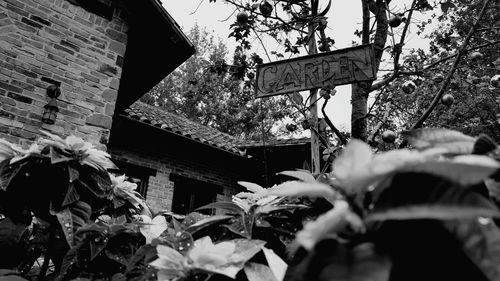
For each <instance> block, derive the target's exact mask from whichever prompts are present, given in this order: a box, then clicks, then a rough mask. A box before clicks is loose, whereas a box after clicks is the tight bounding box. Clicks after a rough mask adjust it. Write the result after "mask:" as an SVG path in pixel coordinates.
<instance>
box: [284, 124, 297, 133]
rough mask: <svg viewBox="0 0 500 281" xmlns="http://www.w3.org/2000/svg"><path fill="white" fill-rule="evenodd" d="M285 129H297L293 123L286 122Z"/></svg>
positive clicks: (292, 130)
mask: <svg viewBox="0 0 500 281" xmlns="http://www.w3.org/2000/svg"><path fill="white" fill-rule="evenodd" d="M285 127H286V129H287V130H288V131H289V132H295V131H296V130H297V125H295V124H293V123H288V124H286V126H285Z"/></svg>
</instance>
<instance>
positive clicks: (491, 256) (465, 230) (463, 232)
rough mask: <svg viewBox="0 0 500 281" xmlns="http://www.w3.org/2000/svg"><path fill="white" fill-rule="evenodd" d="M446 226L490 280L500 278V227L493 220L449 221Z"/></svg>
mask: <svg viewBox="0 0 500 281" xmlns="http://www.w3.org/2000/svg"><path fill="white" fill-rule="evenodd" d="M445 227H446V228H447V229H448V230H450V232H451V233H452V234H453V235H455V237H456V238H457V239H458V240H459V241H460V242H461V245H462V247H463V250H464V251H465V253H466V254H467V255H468V256H469V258H470V259H471V260H472V261H473V262H474V263H475V264H476V265H477V266H478V267H479V269H480V270H481V271H482V272H483V274H484V275H485V276H487V277H488V278H489V280H500V229H498V227H497V226H496V225H495V223H494V222H493V221H491V220H488V219H485V218H480V219H479V220H473V221H468V222H448V223H446V224H445Z"/></svg>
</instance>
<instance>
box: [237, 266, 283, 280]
mask: <svg viewBox="0 0 500 281" xmlns="http://www.w3.org/2000/svg"><path fill="white" fill-rule="evenodd" d="M243 270H244V271H245V275H246V276H247V279H248V281H281V280H282V279H277V278H276V277H275V275H274V274H273V272H272V270H271V268H269V266H267V265H263V264H260V263H255V262H249V263H248V264H246V265H245V268H244V269H243Z"/></svg>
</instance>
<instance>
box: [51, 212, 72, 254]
mask: <svg viewBox="0 0 500 281" xmlns="http://www.w3.org/2000/svg"><path fill="white" fill-rule="evenodd" d="M55 215H56V217H57V220H58V221H59V224H60V225H61V228H62V230H63V232H64V236H65V237H66V241H67V242H68V244H69V245H70V246H73V241H74V237H75V235H74V232H73V218H72V215H71V211H70V210H69V208H65V209H63V210H62V211H60V212H58V213H56V214H55Z"/></svg>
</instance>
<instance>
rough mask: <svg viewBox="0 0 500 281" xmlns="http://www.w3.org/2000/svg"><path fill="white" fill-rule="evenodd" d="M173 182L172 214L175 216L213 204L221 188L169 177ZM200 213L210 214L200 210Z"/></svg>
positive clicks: (180, 177) (177, 177)
mask: <svg viewBox="0 0 500 281" xmlns="http://www.w3.org/2000/svg"><path fill="white" fill-rule="evenodd" d="M170 180H171V181H173V182H174V196H173V200H172V212H174V213H176V214H183V215H185V214H188V213H190V212H193V211H194V210H195V209H196V208H198V207H201V206H203V205H206V204H209V203H212V202H215V201H216V200H217V194H218V193H221V188H220V187H219V186H216V185H214V184H210V183H207V182H203V181H199V180H195V179H191V178H187V177H183V176H179V175H174V174H172V175H170ZM200 213H204V214H212V211H211V210H202V211H200Z"/></svg>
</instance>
